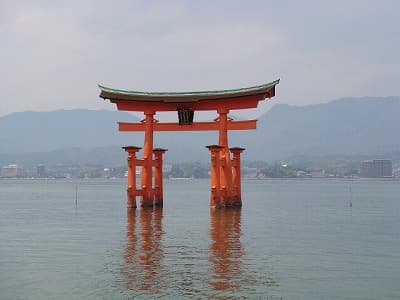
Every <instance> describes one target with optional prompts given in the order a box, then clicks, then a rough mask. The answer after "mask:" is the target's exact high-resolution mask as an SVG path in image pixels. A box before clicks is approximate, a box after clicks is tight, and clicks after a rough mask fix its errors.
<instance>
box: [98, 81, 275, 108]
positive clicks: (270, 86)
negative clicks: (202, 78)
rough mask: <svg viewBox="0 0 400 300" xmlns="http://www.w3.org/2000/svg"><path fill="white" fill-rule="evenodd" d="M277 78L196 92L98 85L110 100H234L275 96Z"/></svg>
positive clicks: (176, 101)
mask: <svg viewBox="0 0 400 300" xmlns="http://www.w3.org/2000/svg"><path fill="white" fill-rule="evenodd" d="M278 83H279V79H277V80H275V81H272V82H269V83H266V84H262V85H257V86H252V87H246V88H239V89H231V90H217V91H198V92H139V91H129V90H119V89H113V88H109V87H105V86H102V85H99V88H100V90H101V93H100V97H101V98H103V99H109V100H110V101H111V102H119V101H123V102H125V101H129V102H131V101H132V102H142V103H143V102H147V103H165V104H167V103H168V104H172V103H181V104H184V103H188V104H189V103H194V102H200V101H207V102H210V101H213V100H229V99H231V100H234V98H242V97H246V96H258V98H259V99H265V98H271V97H273V96H275V86H276V85H277V84H278Z"/></svg>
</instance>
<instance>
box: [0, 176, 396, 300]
mask: <svg viewBox="0 0 400 300" xmlns="http://www.w3.org/2000/svg"><path fill="white" fill-rule="evenodd" d="M76 184H78V201H77V202H78V203H77V206H76V205H75V198H76V194H75V186H76ZM350 186H351V192H350ZM125 188H126V187H125V181H124V180H84V181H79V182H73V181H67V180H0V203H1V210H0V299H131V298H133V297H135V298H136V297H138V298H151V297H154V298H155V297H159V298H163V297H165V298H172V297H173V298H190V297H196V298H219V299H226V298H229V299H236V298H267V299H268V297H269V299H399V298H400V287H399V285H398V283H399V282H400V271H399V270H400V253H399V249H400V235H399V228H400V218H399V216H400V201H399V194H400V182H399V181H369V180H368V181H361V180H360V181H346V180H253V181H244V182H243V204H244V206H243V208H242V209H239V210H237V209H236V210H210V208H209V181H208V180H166V181H165V191H164V192H165V195H164V198H165V205H164V208H163V209H161V210H160V209H159V210H142V209H137V210H136V211H134V212H131V213H127V211H126V208H125ZM350 199H352V203H353V207H352V208H351V207H350V206H349V202H350Z"/></svg>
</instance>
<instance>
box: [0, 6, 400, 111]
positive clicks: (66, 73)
mask: <svg viewBox="0 0 400 300" xmlns="http://www.w3.org/2000/svg"><path fill="white" fill-rule="evenodd" d="M399 14H400V1H396V0H393V1H390V0H381V1H376V0H374V1H370V0H363V1H361V0H354V1H351V0H346V1H343V0H336V1H321V0H303V1H285V0H281V1H268V0H264V1H262V0H261V1H235V0H230V1H102V0H96V1H95V0H87V1H82V0H81V1H73V0H69V1H62V0H60V1H50V0H49V1H41V0H31V1H29V0H27V1H24V0H20V1H8V0H0V39H1V47H0V89H1V95H2V99H1V101H0V116H3V115H7V114H10V113H12V112H17V111H27V110H33V111H51V110H56V109H75V108H88V109H110V110H114V109H115V107H114V105H113V104H111V103H109V102H108V101H103V100H102V99H101V98H99V96H98V95H99V89H98V87H97V84H102V85H105V86H109V87H113V88H119V89H127V90H138V91H198V90H213V89H230V88H239V87H247V86H254V85H258V84H263V83H267V82H271V81H273V80H275V79H277V78H280V79H281V82H280V83H279V85H278V86H277V89H276V97H274V98H272V99H271V100H270V101H268V102H265V101H264V102H262V103H260V105H259V108H257V109H255V110H251V111H245V112H241V114H242V115H241V116H245V117H251V116H259V115H261V114H262V113H264V112H265V111H267V110H268V109H269V108H270V107H271V106H272V105H273V104H275V103H287V104H290V105H307V104H315V103H323V102H328V101H331V100H334V99H338V98H342V97H363V96H398V95H400V55H399V53H400V17H399ZM239 115H240V114H239Z"/></svg>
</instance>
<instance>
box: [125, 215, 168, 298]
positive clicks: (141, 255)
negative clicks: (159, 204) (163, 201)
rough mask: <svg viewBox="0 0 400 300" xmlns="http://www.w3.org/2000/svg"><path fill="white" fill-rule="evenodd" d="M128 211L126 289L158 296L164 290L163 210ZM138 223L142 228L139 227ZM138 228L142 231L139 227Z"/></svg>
mask: <svg viewBox="0 0 400 300" xmlns="http://www.w3.org/2000/svg"><path fill="white" fill-rule="evenodd" d="M138 214H139V220H137V215H136V211H135V210H128V213H127V225H126V238H127V244H126V247H125V254H124V257H125V271H124V273H125V281H126V288H127V289H138V290H141V291H146V292H155V291H159V290H160V289H161V287H162V286H161V285H162V282H161V279H162V275H161V274H160V270H161V260H162V257H163V250H162V248H161V236H162V217H163V212H162V208H160V209H154V210H149V209H141V210H140V211H139V213H138ZM137 222H138V223H139V224H137ZM137 225H139V227H137Z"/></svg>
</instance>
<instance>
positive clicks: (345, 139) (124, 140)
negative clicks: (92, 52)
mask: <svg viewBox="0 0 400 300" xmlns="http://www.w3.org/2000/svg"><path fill="white" fill-rule="evenodd" d="M233 113H234V112H233ZM118 121H131V122H135V121H136V122H137V121H138V119H137V118H136V117H135V116H133V115H132V114H129V113H126V112H118V111H96V110H60V111H52V112H18V113H13V114H10V115H7V116H4V117H0V165H5V164H9V163H18V164H35V163H39V162H44V163H49V164H50V163H70V164H74V163H92V164H102V163H104V164H117V163H120V164H123V163H124V160H125V153H124V152H123V150H121V149H120V147H121V146H125V145H137V146H141V145H142V144H143V135H142V133H121V132H118V128H117V122H118ZM399 132H400V97H385V98H346V99H340V100H336V101H332V102H329V103H326V104H315V105H308V106H301V107H298V106H289V105H284V104H277V105H275V106H273V107H272V109H271V110H269V111H268V112H267V113H266V114H265V115H263V116H262V117H260V118H259V121H258V125H257V130H255V131H246V132H245V131H238V132H231V133H230V145H231V146H242V147H245V148H246V151H245V153H244V156H243V158H244V159H245V160H266V161H273V160H287V159H291V158H294V157H308V158H310V157H322V156H332V155H353V156H354V155H364V156H365V155H383V154H386V153H392V152H393V153H395V152H400V139H399ZM216 142H217V134H216V133H214V132H169V133H167V132H161V133H156V134H155V146H159V147H163V148H167V149H168V150H169V151H168V152H167V154H166V160H167V161H179V160H184V161H196V160H197V161H205V160H208V150H207V149H206V148H205V147H204V146H206V145H209V144H215V143H216Z"/></svg>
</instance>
